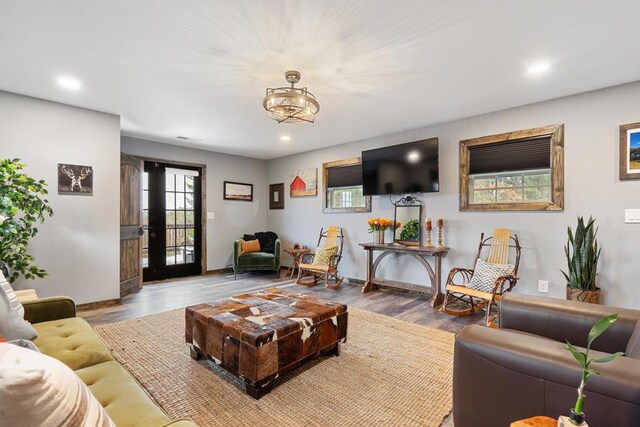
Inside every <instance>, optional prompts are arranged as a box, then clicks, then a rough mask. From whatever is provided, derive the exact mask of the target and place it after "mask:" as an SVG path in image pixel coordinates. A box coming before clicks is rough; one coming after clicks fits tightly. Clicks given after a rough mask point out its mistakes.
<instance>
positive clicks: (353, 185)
mask: <svg viewBox="0 0 640 427" xmlns="http://www.w3.org/2000/svg"><path fill="white" fill-rule="evenodd" d="M322 175H323V182H322V185H323V190H324V191H323V203H322V211H323V212H325V213H331V212H371V197H368V196H364V195H363V194H362V159H361V158H360V157H355V158H352V159H347V160H340V161H336V162H329V163H324V164H323V165H322Z"/></svg>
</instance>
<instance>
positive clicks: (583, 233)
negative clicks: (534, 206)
mask: <svg viewBox="0 0 640 427" xmlns="http://www.w3.org/2000/svg"><path fill="white" fill-rule="evenodd" d="M595 222H596V220H595V219H593V218H592V217H589V221H587V223H586V224H585V221H584V218H583V217H580V216H579V217H578V225H577V226H576V230H575V232H573V230H572V229H571V227H567V234H568V239H567V244H566V245H565V247H564V252H565V255H566V257H567V271H566V272H565V271H562V274H563V275H564V277H565V279H566V280H567V299H568V300H573V301H581V302H589V303H593V304H598V303H600V288H599V287H598V286H597V285H596V277H597V275H598V260H599V259H600V251H601V248H599V247H598V241H597V239H596V234H597V233H598V229H597V227H596V226H595Z"/></svg>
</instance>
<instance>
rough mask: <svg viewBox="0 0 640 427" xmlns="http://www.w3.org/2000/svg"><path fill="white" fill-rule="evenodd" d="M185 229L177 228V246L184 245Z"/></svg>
mask: <svg viewBox="0 0 640 427" xmlns="http://www.w3.org/2000/svg"><path fill="white" fill-rule="evenodd" d="M184 238H185V230H184V228H178V229H176V246H182V245H184Z"/></svg>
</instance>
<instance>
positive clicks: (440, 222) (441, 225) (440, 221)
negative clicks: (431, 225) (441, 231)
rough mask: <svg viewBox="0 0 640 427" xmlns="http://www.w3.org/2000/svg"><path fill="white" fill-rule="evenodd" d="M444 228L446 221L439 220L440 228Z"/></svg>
mask: <svg viewBox="0 0 640 427" xmlns="http://www.w3.org/2000/svg"><path fill="white" fill-rule="evenodd" d="M443 226H444V220H443V219H442V218H438V227H440V228H442V227H443Z"/></svg>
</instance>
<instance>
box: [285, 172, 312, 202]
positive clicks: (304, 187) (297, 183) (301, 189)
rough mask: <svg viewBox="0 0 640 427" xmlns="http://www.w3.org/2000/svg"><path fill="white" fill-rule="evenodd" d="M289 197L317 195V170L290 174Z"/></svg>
mask: <svg viewBox="0 0 640 427" xmlns="http://www.w3.org/2000/svg"><path fill="white" fill-rule="evenodd" d="M289 190H290V191H289V195H290V196H291V197H307V196H317V195H318V168H309V169H299V170H296V171H294V172H293V173H292V174H291V184H290V185H289Z"/></svg>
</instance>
